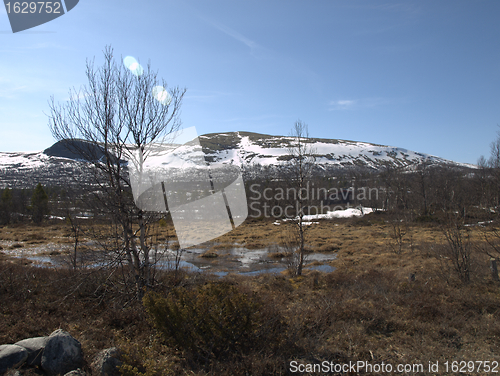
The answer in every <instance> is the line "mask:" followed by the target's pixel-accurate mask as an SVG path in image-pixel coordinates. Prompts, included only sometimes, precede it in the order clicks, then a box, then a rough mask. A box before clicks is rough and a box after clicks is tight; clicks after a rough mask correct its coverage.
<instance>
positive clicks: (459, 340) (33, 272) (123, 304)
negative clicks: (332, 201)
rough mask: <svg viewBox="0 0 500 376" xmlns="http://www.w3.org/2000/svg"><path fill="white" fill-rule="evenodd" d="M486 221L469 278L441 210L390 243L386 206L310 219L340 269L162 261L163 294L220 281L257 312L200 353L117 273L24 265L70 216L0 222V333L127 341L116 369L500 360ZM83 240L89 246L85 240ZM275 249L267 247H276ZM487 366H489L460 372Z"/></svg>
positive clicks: (252, 242)
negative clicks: (233, 340)
mask: <svg viewBox="0 0 500 376" xmlns="http://www.w3.org/2000/svg"><path fill="white" fill-rule="evenodd" d="M493 225H494V224H492V226H493ZM288 231H289V230H288V229H287V228H286V224H284V223H282V224H280V225H275V224H273V221H271V220H253V221H249V222H247V223H245V224H244V225H242V226H240V227H238V228H237V229H235V230H234V231H232V232H231V233H228V234H226V235H224V236H222V237H220V238H218V239H216V240H214V241H213V242H211V243H210V244H205V245H204V253H211V254H212V255H211V256H210V257H202V255H203V253H200V254H199V255H197V257H199V258H205V259H209V260H210V262H218V261H219V259H221V260H222V259H224V258H225V257H228V256H225V251H226V250H227V249H230V248H232V247H234V245H235V244H236V245H238V246H242V247H245V248H246V249H250V250H251V249H262V248H266V247H271V248H272V246H273V245H276V244H280V243H281V242H283V241H285V240H286V239H287V238H289V237H290V234H289V232H288ZM488 231H489V229H488V227H482V226H470V227H468V234H469V237H470V240H471V242H472V244H473V245H474V247H472V254H471V257H472V263H471V280H470V282H468V283H464V282H462V281H461V280H460V279H459V278H458V276H457V273H456V272H455V270H454V269H453V266H452V264H451V262H450V259H449V258H448V256H447V253H446V247H447V241H446V238H445V236H444V234H443V231H442V226H441V224H440V223H438V222H424V223H412V225H411V227H410V228H409V229H407V232H406V234H405V236H404V238H403V243H402V248H401V252H399V248H398V246H397V244H396V243H395V240H394V238H393V236H392V234H393V232H394V227H393V225H392V222H391V219H390V218H389V217H387V216H386V215H385V214H383V213H382V214H370V215H367V216H365V217H362V218H353V219H336V220H325V221H319V224H316V225H311V226H309V227H308V230H307V241H306V243H307V248H308V250H310V251H311V252H312V254H330V255H335V257H334V260H332V261H328V265H330V266H332V267H334V268H335V270H334V271H333V272H330V273H321V272H318V271H312V270H306V271H305V272H304V275H303V276H299V277H292V276H290V275H289V274H288V273H287V271H284V272H282V273H277V274H272V273H263V274H260V275H255V276H244V275H240V274H235V273H228V274H227V275H225V276H223V277H219V276H216V275H213V274H210V273H206V272H196V273H189V272H178V273H174V272H172V271H167V270H165V271H162V272H161V273H159V274H158V275H157V284H156V286H155V288H154V289H155V290H156V292H157V293H158V294H160V295H161V296H169V294H171V293H172V292H173V291H178V293H179V294H181V293H187V291H198V290H196V289H198V288H200V286H201V287H203V286H211V285H219V284H226V285H230V286H233V287H232V288H234V289H236V290H237V291H239V292H240V293H241V294H243V295H244V296H245V297H246V298H245V299H247V300H250V301H251V302H252V304H253V305H252V307H255V312H257V313H258V314H257V313H255V315H254V316H252V317H253V320H254V326H252V329H251V337H249V338H251V343H248V344H246V345H245V346H235V347H234V348H235V350H234V352H229V353H227V352H226V353H221V354H222V355H221V354H219V353H217V354H218V355H217V354H214V355H213V357H210V356H208V357H207V358H206V359H205V360H204V361H203V362H201V361H199V358H196V357H195V356H194V355H193V351H192V350H190V348H189V347H183V346H182V345H181V344H176V343H175V342H172V341H170V340H169V339H168V338H165V337H161V336H159V334H160V333H159V331H158V330H157V329H156V327H155V326H154V325H153V323H152V321H151V316H150V315H149V314H148V313H147V312H146V311H145V310H144V306H143V305H142V302H140V301H138V300H136V299H134V298H133V297H130V296H128V295H127V294H125V293H122V292H121V290H120V288H119V287H120V278H119V276H117V275H116V274H117V273H116V274H112V273H110V272H109V271H107V270H94V271H93V270H88V269H84V270H76V271H74V270H70V269H66V268H40V267H33V260H30V259H28V258H26V254H28V253H29V250H30V249H35V250H37V251H40V252H43V250H42V249H43V248H46V251H45V252H46V253H47V255H48V256H56V252H59V254H58V255H59V256H60V257H64V256H65V255H66V254H67V253H70V252H71V247H72V244H73V239H72V233H71V231H70V229H69V226H68V225H67V224H66V223H65V222H58V223H56V222H54V223H46V224H43V225H42V226H32V225H27V224H24V225H13V226H8V227H7V226H6V227H3V228H1V229H0V245H1V246H2V247H3V249H2V250H1V252H2V253H1V258H0V299H1V302H2V304H1V305H0V315H1V320H0V343H14V342H16V341H18V340H21V339H24V338H29V337H35V336H42V335H47V334H50V333H51V332H52V331H53V330H55V329H57V328H63V329H64V330H67V331H68V332H70V333H71V334H72V335H73V336H74V337H75V338H77V339H78V340H80V342H81V343H82V346H83V349H84V352H85V354H86V357H87V359H86V361H87V363H89V362H90V361H91V359H90V357H91V355H92V354H95V353H96V352H98V351H99V350H101V349H104V348H107V347H111V346H118V347H120V348H122V350H123V351H124V354H125V357H124V359H125V365H126V367H125V368H124V369H123V372H124V374H145V375H163V374H165V375H167V374H171V375H287V374H297V373H292V372H291V368H290V362H291V361H297V362H298V363H297V364H299V363H300V364H317V363H321V362H322V361H329V362H335V363H347V362H349V361H354V362H356V361H367V362H371V363H373V364H375V363H378V364H380V363H382V362H385V363H386V364H387V363H390V364H392V365H393V366H394V367H395V366H396V365H397V364H422V365H424V371H422V372H420V371H419V370H418V369H416V371H415V372H406V373H398V372H393V374H408V375H410V374H412V375H413V374H456V373H457V372H451V369H450V370H449V371H448V372H446V370H445V368H444V364H445V362H446V361H448V362H449V364H450V365H451V363H452V362H453V361H457V362H461V361H465V362H469V361H489V362H500V340H499V336H500V320H499V319H500V284H499V282H497V281H493V280H492V278H491V273H490V270H489V256H487V255H486V254H485V253H484V252H483V250H484V249H486V248H487V244H486V242H485V241H484V234H485V233H487V232H488ZM172 233H173V230H172V228H170V226H169V225H167V226H163V227H161V226H160V227H159V236H160V237H161V238H163V239H165V241H166V240H167V239H170V240H171V241H173V239H174V238H173V237H172ZM89 240H90V239H84V240H82V244H84V243H85V241H89ZM22 250H23V251H22ZM82 251H83V252H89V253H90V252H91V251H92V250H91V247H89V246H87V245H84V246H83V248H82ZM275 252H278V251H276V248H275ZM272 253H273V252H270V254H269V255H268V257H269V259H273V257H274V258H275V259H276V257H277V256H276V255H274V256H273V254H272ZM12 255H15V256H18V257H15V258H13V257H11V256H12ZM205 256H207V255H205ZM219 262H220V261H219ZM179 291H180V292H179ZM238 301H239V300H238ZM190 317H191V316H190ZM191 319H192V317H191ZM179 320H181V321H182V320H183V317H182V316H181V317H180V318H179ZM264 329H265V335H264V334H263V333H264ZM200 338H201V337H200ZM198 341H202V340H201V339H198ZM197 343H198V342H197ZM198 345H199V346H202V345H203V343H202V342H199V343H198ZM438 361H439V363H440V369H439V372H429V371H428V363H429V362H433V363H435V362H438ZM497 369H498V368H497ZM486 373H487V372H485V371H484V368H483V369H481V368H480V369H479V371H474V372H468V371H467V370H466V371H465V372H464V374H486ZM303 374H308V373H303ZM310 374H314V375H318V374H327V373H321V372H319V373H318V372H316V373H310ZM329 374H333V373H329ZM352 374H356V373H352ZM366 374H370V372H368V373H366ZM373 374H377V373H373Z"/></svg>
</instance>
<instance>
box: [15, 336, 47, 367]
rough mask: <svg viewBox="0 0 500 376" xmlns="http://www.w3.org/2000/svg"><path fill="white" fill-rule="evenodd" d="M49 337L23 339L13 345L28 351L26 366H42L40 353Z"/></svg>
mask: <svg viewBox="0 0 500 376" xmlns="http://www.w3.org/2000/svg"><path fill="white" fill-rule="evenodd" d="M48 340H49V337H35V338H28V339H23V340H22V341H19V342H16V343H15V345H17V346H21V347H24V348H25V349H26V350H28V359H26V364H27V365H28V366H31V367H35V366H40V365H41V364H42V353H43V349H44V348H45V345H46V344H47V341H48Z"/></svg>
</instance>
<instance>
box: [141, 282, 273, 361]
mask: <svg viewBox="0 0 500 376" xmlns="http://www.w3.org/2000/svg"><path fill="white" fill-rule="evenodd" d="M143 302H144V305H145V307H146V311H147V312H148V314H149V316H150V319H151V322H152V324H153V325H154V327H155V328H156V329H157V330H158V331H159V333H160V334H161V335H162V336H163V338H164V340H165V341H166V342H167V343H168V344H170V345H172V346H175V347H178V348H180V349H182V350H184V351H185V352H186V355H187V356H188V357H193V358H194V360H196V361H201V362H202V363H205V364H206V363H209V362H210V361H211V360H214V359H217V360H223V359H231V358H237V357H238V356H239V355H241V354H242V353H244V352H245V351H246V350H251V349H252V346H256V345H257V346H260V345H262V344H260V345H259V344H258V342H259V339H262V332H261V330H260V329H262V328H263V326H262V324H263V321H264V316H263V313H262V311H261V308H262V304H261V303H260V302H259V301H258V300H257V299H256V297H255V296H253V295H252V294H248V293H244V292H242V291H240V290H239V289H238V288H237V287H236V286H233V285H231V284H229V283H227V282H212V283H207V284H205V285H203V286H198V287H193V288H191V289H189V288H186V287H177V288H174V289H173V290H172V291H171V292H170V293H169V294H168V295H167V296H161V295H159V294H157V293H148V294H146V296H145V297H144V299H143Z"/></svg>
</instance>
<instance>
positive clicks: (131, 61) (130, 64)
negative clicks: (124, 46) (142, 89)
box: [123, 56, 144, 77]
mask: <svg viewBox="0 0 500 376" xmlns="http://www.w3.org/2000/svg"><path fill="white" fill-rule="evenodd" d="M123 65H125V67H127V69H129V70H130V71H131V72H132V74H134V75H135V76H137V77H139V76H140V75H141V74H143V73H144V69H142V66H141V64H139V63H138V62H137V60H136V59H135V58H134V57H132V56H127V57H126V58H125V59H123Z"/></svg>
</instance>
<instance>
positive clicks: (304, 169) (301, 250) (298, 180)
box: [286, 120, 316, 275]
mask: <svg viewBox="0 0 500 376" xmlns="http://www.w3.org/2000/svg"><path fill="white" fill-rule="evenodd" d="M290 136H291V140H290V147H289V148H288V152H289V155H290V160H289V163H288V169H287V174H288V179H286V180H287V183H288V185H289V186H290V187H291V188H294V189H295V209H296V218H295V222H294V224H295V235H296V243H297V250H296V252H294V254H293V255H292V257H293V258H294V261H295V262H293V266H294V267H295V273H296V275H302V269H303V267H304V261H305V232H306V225H305V223H304V216H305V215H306V214H305V211H306V209H307V207H308V205H309V192H308V190H309V186H308V184H307V182H308V181H310V179H311V177H312V173H313V168H314V164H315V162H316V157H315V155H314V154H315V150H314V148H313V147H312V146H311V141H310V139H309V130H308V127H307V124H305V123H303V122H302V121H300V120H298V121H296V122H295V124H294V126H293V128H292V131H291V134H290ZM304 193H305V194H304Z"/></svg>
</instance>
